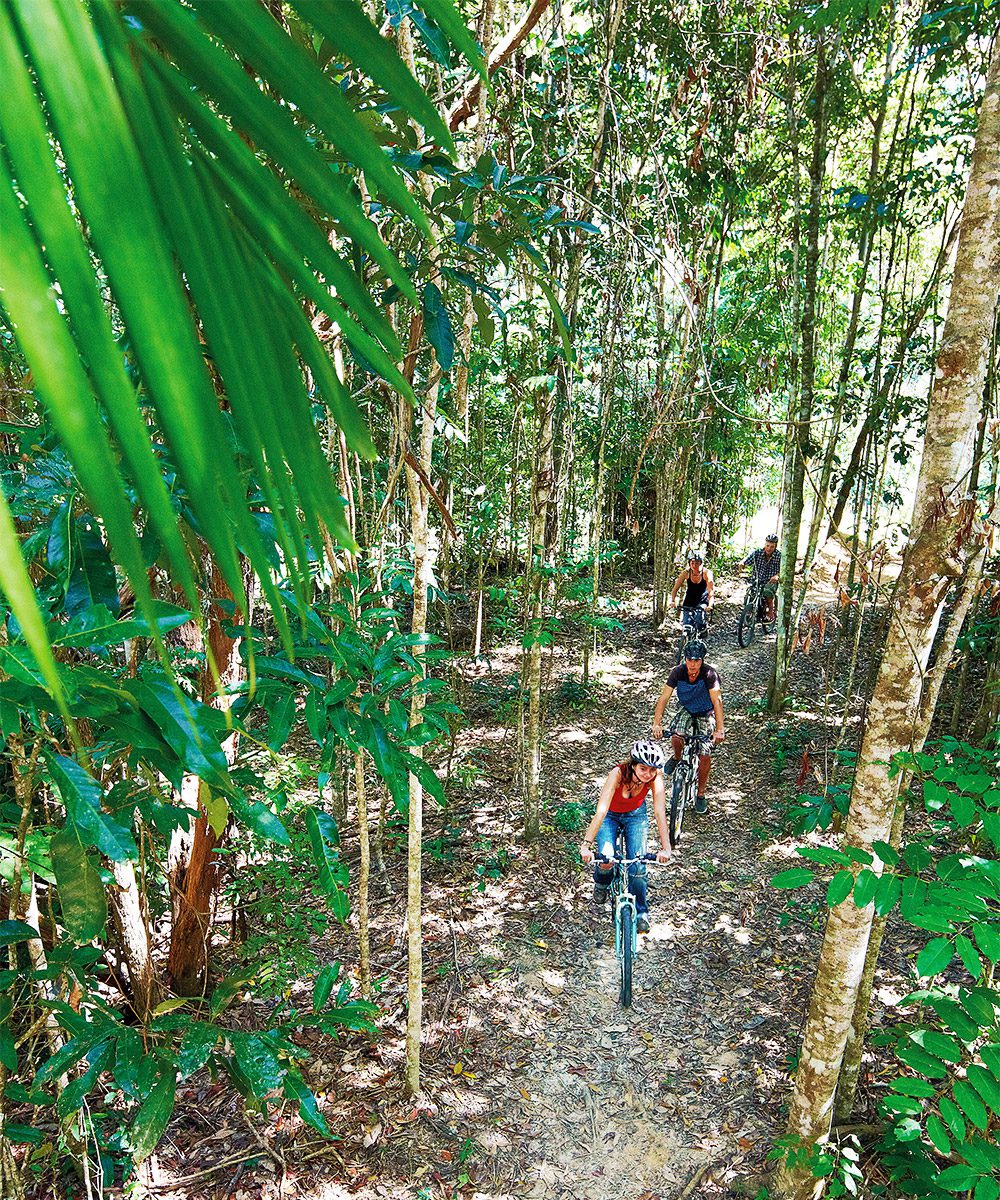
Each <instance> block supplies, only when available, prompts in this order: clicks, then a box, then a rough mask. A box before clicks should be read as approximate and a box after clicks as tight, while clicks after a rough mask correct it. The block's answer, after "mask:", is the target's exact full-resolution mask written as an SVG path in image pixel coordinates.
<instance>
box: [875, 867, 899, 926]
mask: <svg viewBox="0 0 1000 1200" xmlns="http://www.w3.org/2000/svg"><path fill="white" fill-rule="evenodd" d="M901 891H902V883H901V881H900V879H899V876H898V875H893V874H892V873H886V874H884V875H881V876H879V881H878V887H876V889H875V912H876V914H877V915H878V916H880V917H884V916H887V915H888V914H889V913H890V912H892V910H893V909H894V908H895V907H896V904H897V902H898V900H899V896H900V892H901Z"/></svg>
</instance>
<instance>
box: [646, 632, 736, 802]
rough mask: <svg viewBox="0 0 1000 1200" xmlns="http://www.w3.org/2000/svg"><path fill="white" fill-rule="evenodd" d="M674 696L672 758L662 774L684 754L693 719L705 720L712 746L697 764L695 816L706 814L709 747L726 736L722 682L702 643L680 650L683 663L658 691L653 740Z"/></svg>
mask: <svg viewBox="0 0 1000 1200" xmlns="http://www.w3.org/2000/svg"><path fill="white" fill-rule="evenodd" d="M674 692H676V693H677V701H678V704H679V705H680V707H679V708H678V710H677V713H676V714H675V716H674V719H673V723H672V724H671V726H670V733H671V740H672V743H673V748H674V756H673V758H672V759H671V760H670V761H669V762H668V763H667V765H666V768H665V771H664V774H666V775H672V774H673V772H674V767H676V765H677V764H678V763H679V762H680V759H681V755H682V754H683V753H684V737H685V735H686V734H689V733H691V732H692V731H693V728H694V722H693V720H692V718H693V717H703V718H704V717H707V718H708V720H707V722H706V726H707V727H705V735H706V737H711V739H712V744H711V745H709V746H706V748H705V750H704V752H703V753H702V754H701V756H700V758H699V762H698V796H697V799H696V800H695V804H694V811H695V812H696V813H706V812H708V801H707V800H706V799H705V788H706V787H707V786H708V773H709V771H710V770H711V769H712V759H711V753H712V746H713V745H717V744H718V743H719V742H721V741H722V740H723V739H724V738H725V736H726V720H725V717H724V716H723V714H722V680H721V679H720V678H719V673H718V671H717V670H716V669H715V667H711V666H709V665H708V663H707V662H705V643H704V642H689V643H688V645H687V646H686V647H685V650H684V662H683V663H681V665H680V666H679V667H674V669H673V670H672V671H671V672H670V674H669V675H668V676H667V682H666V683H665V684H664V686H663V691H662V692H660V698H659V700H657V702H656V708H655V709H654V710H653V737H654V738H660V737H663V714H664V712H665V711H666V707H667V705H668V704H669V703H670V698H671V696H673V694H674Z"/></svg>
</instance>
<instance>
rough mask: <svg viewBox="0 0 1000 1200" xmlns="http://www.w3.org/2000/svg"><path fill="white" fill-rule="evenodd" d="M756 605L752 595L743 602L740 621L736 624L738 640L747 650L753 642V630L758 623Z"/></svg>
mask: <svg viewBox="0 0 1000 1200" xmlns="http://www.w3.org/2000/svg"><path fill="white" fill-rule="evenodd" d="M756 607H757V606H756V604H755V602H754V601H753V599H752V598H751V597H750V595H749V594H748V595H747V598H746V599H745V600H744V601H743V608H742V610H741V611H740V619H739V621H738V622H737V624H736V640H737V642H739V644H740V645H741V646H742V647H743V649H744V650H745V649H746V648H747V646H749V645H750V643H751V642H752V641H753V629H754V625H756V623H757V620H756V618H757V613H756V611H755V610H756Z"/></svg>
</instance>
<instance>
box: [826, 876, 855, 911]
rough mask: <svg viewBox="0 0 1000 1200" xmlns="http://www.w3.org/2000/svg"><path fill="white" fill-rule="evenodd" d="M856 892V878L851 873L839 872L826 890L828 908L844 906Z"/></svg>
mask: <svg viewBox="0 0 1000 1200" xmlns="http://www.w3.org/2000/svg"><path fill="white" fill-rule="evenodd" d="M853 890H854V876H853V875H852V874H851V872H850V871H838V872H837V874H836V875H834V877H833V878H832V879H831V880H830V882H829V883H828V884H827V888H826V903H827V907H828V908H835V907H836V906H837V905H838V904H842V903H843V902H844V901H845V900H846V899H847V897H848V896H849V895H850V894H851V892H852V891H853Z"/></svg>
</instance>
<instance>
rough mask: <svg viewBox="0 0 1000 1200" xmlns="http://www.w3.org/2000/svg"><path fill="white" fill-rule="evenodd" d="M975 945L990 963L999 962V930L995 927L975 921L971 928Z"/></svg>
mask: <svg viewBox="0 0 1000 1200" xmlns="http://www.w3.org/2000/svg"><path fill="white" fill-rule="evenodd" d="M972 934H973V937H975V939H976V944H977V945H978V946H979V949H980V950H982V952H983V954H985V955H986V957H987V958H988V959H989V960H990V962H991V963H996V962H1000V929H998V927H997V926H996V925H988V924H987V923H986V922H985V921H977V922H976V923H975V925H974V926H973V928H972Z"/></svg>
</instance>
